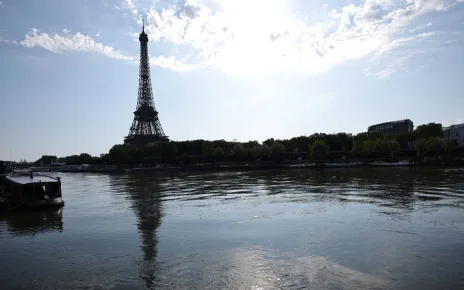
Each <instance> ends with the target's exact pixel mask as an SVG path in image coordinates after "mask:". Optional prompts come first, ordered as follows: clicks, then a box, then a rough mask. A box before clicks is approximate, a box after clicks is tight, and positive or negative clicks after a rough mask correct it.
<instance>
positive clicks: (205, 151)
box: [201, 141, 214, 157]
mask: <svg viewBox="0 0 464 290" xmlns="http://www.w3.org/2000/svg"><path fill="white" fill-rule="evenodd" d="M213 150H214V146H213V143H212V142H210V141H204V142H203V144H201V154H202V155H203V156H206V157H211V156H213Z"/></svg>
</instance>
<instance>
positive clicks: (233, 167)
mask: <svg viewBox="0 0 464 290" xmlns="http://www.w3.org/2000/svg"><path fill="white" fill-rule="evenodd" d="M360 167H368V168H385V167H464V160H454V161H443V160H438V159H437V160H427V161H420V162H417V161H413V160H404V161H398V162H383V161H372V162H366V161H364V162H360V161H357V162H338V163H336V162H308V161H281V162H274V161H257V162H209V163H197V164H191V165H183V166H170V165H156V166H151V165H139V166H133V165H132V166H131V165H119V166H118V165H85V166H76V167H74V168H66V169H60V168H55V167H40V168H35V167H31V168H22V169H14V170H16V171H17V170H34V171H41V172H66V173H68V172H69V173H124V172H126V173H127V172H152V171H165V172H178V171H258V170H277V169H279V170H283V169H308V170H310V169H321V168H347V169H348V168H360Z"/></svg>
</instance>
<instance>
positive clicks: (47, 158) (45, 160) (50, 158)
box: [34, 155, 58, 165]
mask: <svg viewBox="0 0 464 290" xmlns="http://www.w3.org/2000/svg"><path fill="white" fill-rule="evenodd" d="M57 159H58V158H57V157H56V156H55V155H42V157H40V158H39V159H38V160H37V161H36V162H34V164H37V165H40V164H41V163H42V164H43V165H50V164H52V162H55V161H56V160H57Z"/></svg>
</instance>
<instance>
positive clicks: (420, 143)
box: [415, 139, 429, 157]
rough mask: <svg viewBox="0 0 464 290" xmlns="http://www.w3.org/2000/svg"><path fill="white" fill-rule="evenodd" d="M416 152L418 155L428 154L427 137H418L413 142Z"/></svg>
mask: <svg viewBox="0 0 464 290" xmlns="http://www.w3.org/2000/svg"><path fill="white" fill-rule="evenodd" d="M415 149H416V154H417V156H419V157H425V156H427V154H428V150H429V149H428V143H427V139H418V140H417V141H416V144H415Z"/></svg>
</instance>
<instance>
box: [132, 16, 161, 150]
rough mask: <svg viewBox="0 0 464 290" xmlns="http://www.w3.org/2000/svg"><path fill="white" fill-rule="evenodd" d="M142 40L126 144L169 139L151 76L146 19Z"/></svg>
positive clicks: (144, 143) (142, 143)
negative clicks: (159, 117) (134, 106)
mask: <svg viewBox="0 0 464 290" xmlns="http://www.w3.org/2000/svg"><path fill="white" fill-rule="evenodd" d="M139 41H140V68H139V90H138V98H137V108H136V110H135V112H134V120H133V121H132V125H131V127H130V130H129V135H127V137H126V138H125V139H124V144H133V145H146V144H149V143H153V142H157V141H162V140H168V137H167V136H166V135H165V134H164V131H163V128H162V127H161V123H160V121H159V119H158V112H157V111H156V107H155V101H154V100H153V92H152V87H151V78H150V63H149V58H148V35H147V34H146V33H145V19H142V33H140V36H139Z"/></svg>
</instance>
